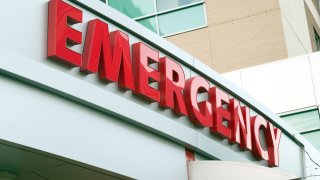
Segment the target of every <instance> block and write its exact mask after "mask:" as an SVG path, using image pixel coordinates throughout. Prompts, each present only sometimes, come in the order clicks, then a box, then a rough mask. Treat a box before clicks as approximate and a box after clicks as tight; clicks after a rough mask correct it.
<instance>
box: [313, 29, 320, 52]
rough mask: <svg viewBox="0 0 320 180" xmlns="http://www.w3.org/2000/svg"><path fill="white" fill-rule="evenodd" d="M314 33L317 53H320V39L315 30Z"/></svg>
mask: <svg viewBox="0 0 320 180" xmlns="http://www.w3.org/2000/svg"><path fill="white" fill-rule="evenodd" d="M313 32H314V39H315V43H316V47H317V51H320V37H319V35H318V33H317V31H316V30H315V29H314V28H313Z"/></svg>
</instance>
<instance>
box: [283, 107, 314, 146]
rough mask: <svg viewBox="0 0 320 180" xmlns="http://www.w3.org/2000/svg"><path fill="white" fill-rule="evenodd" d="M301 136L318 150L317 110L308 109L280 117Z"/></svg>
mask: <svg viewBox="0 0 320 180" xmlns="http://www.w3.org/2000/svg"><path fill="white" fill-rule="evenodd" d="M281 118H283V119H284V120H285V121H287V122H288V123H289V124H290V125H292V126H293V127H294V128H295V129H296V130H297V131H298V132H299V133H301V135H302V136H304V137H305V138H306V139H307V140H309V141H310V142H311V144H313V145H314V146H315V147H316V148H317V149H318V150H320V141H319V137H320V117H319V110H318V109H309V110H304V111H300V112H294V113H289V114H285V115H281Z"/></svg>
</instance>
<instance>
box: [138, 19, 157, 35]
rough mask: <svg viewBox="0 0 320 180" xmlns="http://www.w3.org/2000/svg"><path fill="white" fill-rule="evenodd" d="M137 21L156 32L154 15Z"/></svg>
mask: <svg viewBox="0 0 320 180" xmlns="http://www.w3.org/2000/svg"><path fill="white" fill-rule="evenodd" d="M138 22H139V23H140V24H142V25H144V26H145V27H147V28H148V29H150V30H151V31H153V32H155V33H157V23H156V18H155V17H151V18H146V19H141V20H138Z"/></svg>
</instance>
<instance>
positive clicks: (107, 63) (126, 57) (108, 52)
mask: <svg viewBox="0 0 320 180" xmlns="http://www.w3.org/2000/svg"><path fill="white" fill-rule="evenodd" d="M110 39H111V42H110ZM81 70H82V71H85V72H89V73H94V72H97V71H98V70H99V76H100V78H101V79H103V80H107V81H112V82H118V83H119V84H118V85H119V87H121V88H124V89H134V83H133V75H132V64H131V56H130V47H129V38H128V36H127V35H126V34H124V33H122V32H120V31H114V32H112V33H111V34H110V36H109V28H108V24H106V23H104V22H102V21H100V20H98V19H95V20H91V21H90V22H89V24H88V29H87V35H86V40H85V45H84V51H83V62H82V66H81Z"/></svg>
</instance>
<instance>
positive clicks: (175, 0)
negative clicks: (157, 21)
mask: <svg viewBox="0 0 320 180" xmlns="http://www.w3.org/2000/svg"><path fill="white" fill-rule="evenodd" d="M202 1H203V0H156V2H157V10H158V12H159V11H165V10H168V9H173V8H177V7H180V6H185V5H188V4H192V3H195V2H202Z"/></svg>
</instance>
